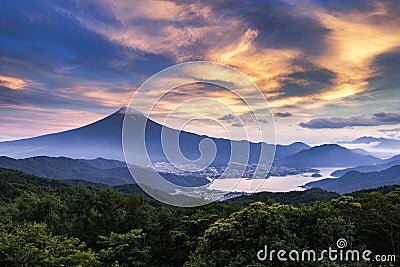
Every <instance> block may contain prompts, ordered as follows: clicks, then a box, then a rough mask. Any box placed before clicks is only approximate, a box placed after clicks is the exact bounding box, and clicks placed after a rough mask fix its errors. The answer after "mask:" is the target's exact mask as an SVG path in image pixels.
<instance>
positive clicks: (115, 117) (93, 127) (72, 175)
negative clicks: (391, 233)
mask: <svg viewBox="0 0 400 267" xmlns="http://www.w3.org/2000/svg"><path fill="white" fill-rule="evenodd" d="M126 111H127V109H126V108H122V109H120V110H118V111H117V112H115V113H113V114H111V115H109V116H107V117H105V118H103V119H101V120H99V121H96V122H94V123H91V124H89V125H86V126H83V127H80V128H77V129H72V130H69V131H65V132H60V133H54V134H48V135H44V136H39V137H34V138H28V139H22V140H16V141H9V142H1V143H0V156H3V157H0V167H4V168H10V169H15V170H20V171H23V172H26V173H29V174H34V175H37V176H41V177H47V178H56V179H83V180H86V181H90V182H98V183H104V184H109V185H120V184H127V183H133V182H134V181H133V180H132V177H131V175H130V173H129V171H128V168H127V167H126V164H125V163H124V162H122V161H124V155H123V150H122V127H123V122H124V118H125V116H126ZM129 115H130V116H129V119H130V120H133V121H132V122H133V123H131V124H130V125H131V126H130V127H132V128H131V129H130V130H131V131H133V132H135V131H140V130H141V129H145V136H146V149H147V151H148V154H149V157H150V159H151V161H152V162H168V160H167V158H166V156H165V154H164V152H163V146H162V144H161V132H162V130H163V126H162V125H160V124H158V123H156V122H154V121H152V120H150V119H147V118H146V117H145V116H144V115H142V114H140V113H132V112H131V111H130V113H129ZM164 131H166V132H167V133H171V134H173V135H175V134H177V132H178V131H177V130H175V129H171V128H168V127H164ZM206 138H210V139H211V140H212V141H213V142H214V143H215V145H216V149H217V153H216V157H215V159H214V161H213V163H212V166H224V165H226V164H227V163H228V162H229V160H230V156H231V155H230V154H231V146H232V144H233V143H232V142H234V143H235V144H239V145H242V146H249V148H250V157H249V159H248V164H249V165H251V164H257V163H258V160H259V158H260V149H261V144H260V143H251V142H248V141H231V140H227V139H221V138H213V137H208V136H203V135H198V134H195V133H189V132H185V131H180V132H179V147H180V149H181V151H182V153H183V155H184V156H185V157H187V158H188V159H191V160H194V159H197V158H198V157H200V151H199V144H200V142H201V141H202V140H204V139H206ZM132 142H133V143H135V142H141V141H140V140H133V141H132ZM347 143H351V144H352V145H354V144H371V143H375V144H377V145H379V146H382V147H385V148H389V147H390V148H392V149H393V148H394V149H397V145H398V144H399V143H400V141H398V140H394V139H393V140H391V139H390V140H389V139H384V138H374V137H362V138H359V139H357V140H354V141H353V142H347ZM342 144H343V145H345V143H342ZM266 147H267V149H274V146H273V145H270V144H266ZM399 152H400V150H399ZM399 154H400V153H399ZM135 156H137V157H138V158H141V157H143V155H141V154H140V153H137V155H135ZM16 159H20V160H16ZM398 165H400V155H398V156H395V157H392V158H390V159H387V160H383V159H381V158H378V157H374V156H371V155H370V154H369V153H368V151H365V150H363V149H361V148H353V149H350V148H345V147H343V146H340V145H337V144H325V145H320V146H315V147H310V146H309V145H307V144H305V143H302V142H296V143H293V144H290V145H276V153H275V159H274V163H273V166H274V167H273V169H272V171H271V175H278V176H280V175H282V176H284V175H289V174H296V173H301V172H304V171H305V170H306V169H309V168H322V167H350V168H347V169H343V170H338V171H335V172H334V173H333V174H332V175H333V176H336V177H340V178H338V179H337V180H334V181H333V180H332V181H331V179H324V180H321V181H317V182H312V183H309V184H307V186H310V187H321V188H323V189H326V190H333V191H335V192H348V189H346V188H350V189H351V190H353V189H354V190H359V189H364V188H370V187H371V186H379V185H387V184H393V183H397V182H398V181H397V176H396V175H392V174H394V173H395V172H396V171H399V169H398V168H393V167H396V166H398ZM145 167H146V166H141V167H139V166H137V167H136V168H137V169H138V170H139V172H138V173H139V175H143V176H146V175H152V173H150V172H151V170H150V169H146V168H145ZM388 169H391V171H390V172H385V171H386V170H388ZM355 171H356V172H355ZM371 172H373V174H371ZM381 172H383V173H381ZM161 174H162V176H163V177H164V178H166V179H167V180H168V181H170V182H172V183H175V184H178V185H181V186H201V185H206V184H207V183H209V180H208V179H207V178H209V177H210V176H209V175H208V174H209V173H207V175H205V174H204V173H203V174H201V173H195V174H194V175H191V174H190V173H189V174H188V173H183V174H182V173H174V171H169V170H168V169H167V170H166V171H162V173H161ZM389 174H391V175H392V177H391V178H389V177H388V175H389ZM382 175H383V176H382ZM216 176H217V175H216ZM319 176H320V175H317V174H315V175H314V176H313V177H315V178H318V177H319ZM364 176H365V177H367V178H368V179H369V180H371V179H372V178H373V182H371V181H369V182H368V183H367V182H365V181H364V180H363V178H362V177H364ZM371 177H372V178H371ZM381 177H384V178H381ZM350 189H349V190H350Z"/></svg>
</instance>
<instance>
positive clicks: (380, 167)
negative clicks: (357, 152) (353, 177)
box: [331, 156, 400, 177]
mask: <svg viewBox="0 0 400 267" xmlns="http://www.w3.org/2000/svg"><path fill="white" fill-rule="evenodd" d="M397 158H399V159H397ZM386 161H387V160H385V162H386ZM396 165H400V157H399V156H396V157H393V160H392V161H389V162H387V163H384V164H376V165H365V166H358V167H354V168H346V169H342V170H337V171H334V172H333V173H332V174H331V175H332V176H334V177H340V176H343V175H345V174H346V173H348V172H351V171H358V172H378V171H383V170H386V169H389V168H391V167H393V166H396Z"/></svg>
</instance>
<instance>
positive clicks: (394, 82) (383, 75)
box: [368, 47, 400, 92]
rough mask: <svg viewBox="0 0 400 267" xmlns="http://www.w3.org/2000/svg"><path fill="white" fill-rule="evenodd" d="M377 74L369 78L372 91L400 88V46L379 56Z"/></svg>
mask: <svg viewBox="0 0 400 267" xmlns="http://www.w3.org/2000/svg"><path fill="white" fill-rule="evenodd" d="M372 66H373V68H374V69H375V75H374V76H372V77H371V78H369V79H368V82H369V84H370V88H371V90H372V91H389V92H393V91H395V92H397V91H398V90H399V88H400V47H398V48H397V49H394V50H392V51H390V52H388V53H385V54H381V55H379V56H377V57H376V58H375V60H374V62H373V63H372Z"/></svg>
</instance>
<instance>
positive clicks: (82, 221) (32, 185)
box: [0, 169, 400, 266]
mask: <svg viewBox="0 0 400 267" xmlns="http://www.w3.org/2000/svg"><path fill="white" fill-rule="evenodd" d="M0 193H1V195H0V205H1V209H0V213H1V217H0V266H351V265H352V264H351V263H349V262H346V263H340V262H336V263H333V262H328V261H323V262H318V263H317V264H315V265H313V264H312V263H310V262H306V263H301V262H286V263H285V262H278V261H276V260H273V261H266V262H261V261H259V260H258V259H257V257H256V254H257V251H259V250H260V249H263V248H264V246H265V245H268V246H269V247H271V248H274V249H277V250H279V249H285V250H291V249H298V250H302V249H315V250H322V249H327V248H328V247H329V246H331V247H334V246H335V244H336V240H338V239H339V238H345V239H346V240H347V241H348V242H349V247H351V248H352V249H360V250H364V249H370V250H372V251H373V253H374V254H385V255H389V254H390V255H391V254H396V255H399V254H400V189H398V188H397V187H388V188H381V189H378V190H369V191H368V192H359V193H355V194H353V195H352V196H338V195H336V194H332V193H328V192H324V191H321V190H316V189H313V190H309V191H306V192H295V193H285V194H271V193H262V194H256V195H253V196H249V197H243V198H239V199H236V200H231V201H228V202H224V203H214V204H210V205H207V206H203V207H199V208H185V209H184V208H174V207H170V206H166V205H162V204H160V203H158V202H155V201H153V200H151V199H150V198H148V197H147V196H146V195H144V194H143V193H140V192H139V191H138V190H137V188H135V187H133V186H132V185H129V186H127V187H118V188H112V187H104V186H91V185H90V184H89V185H87V184H83V185H82V184H79V183H76V182H75V183H70V184H67V183H64V182H60V181H54V180H47V179H42V178H37V177H34V176H30V175H25V174H23V173H21V172H15V171H10V170H4V169H0ZM282 203H285V204H282ZM301 203H304V204H306V205H303V204H301ZM286 204H290V205H286ZM398 260H399V259H398ZM354 266H365V265H362V263H358V265H356V263H354ZM377 266H379V265H377ZM381 266H390V265H388V263H385V265H381Z"/></svg>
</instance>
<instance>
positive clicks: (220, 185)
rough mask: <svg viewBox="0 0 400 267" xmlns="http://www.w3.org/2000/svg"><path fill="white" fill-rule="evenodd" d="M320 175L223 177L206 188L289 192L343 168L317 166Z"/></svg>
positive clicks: (301, 189)
mask: <svg viewBox="0 0 400 267" xmlns="http://www.w3.org/2000/svg"><path fill="white" fill-rule="evenodd" d="M318 169H319V170H320V174H321V175H322V177H318V178H314V177H311V175H312V174H313V173H302V174H296V175H288V176H271V177H269V178H268V179H247V178H224V179H215V180H214V181H213V182H212V183H211V184H210V185H209V186H208V189H213V190H221V191H228V192H229V191H230V192H248V193H252V192H261V191H268V192H289V191H303V190H305V189H304V188H302V187H301V186H302V185H304V184H306V183H308V182H312V181H318V180H321V179H325V178H335V177H332V176H330V174H331V173H332V172H334V171H336V170H339V169H344V168H337V167H335V168H318Z"/></svg>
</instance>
